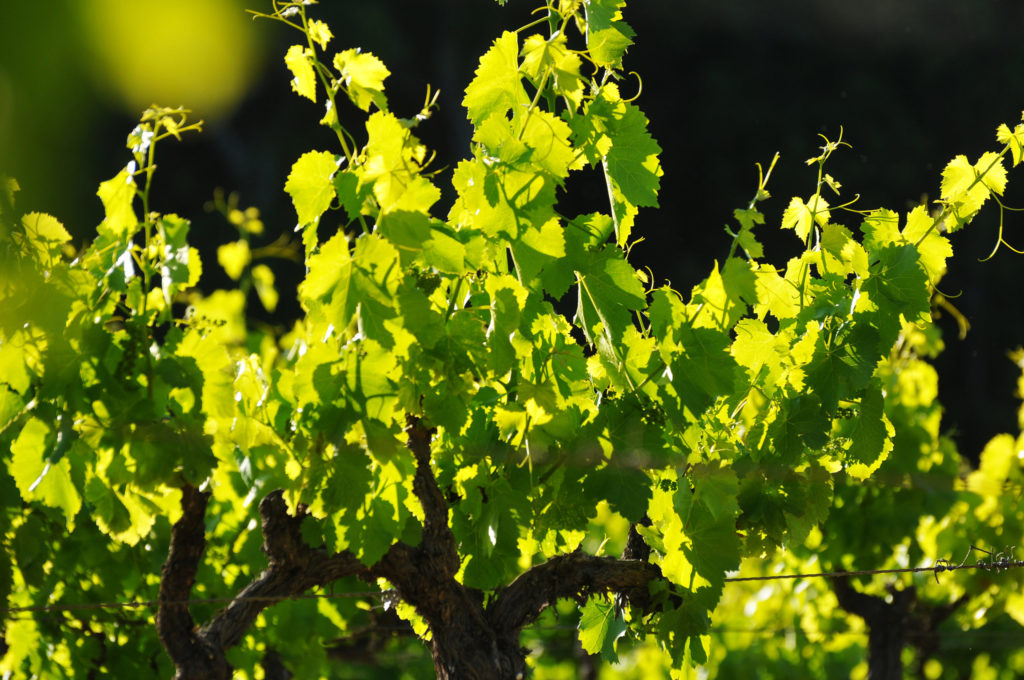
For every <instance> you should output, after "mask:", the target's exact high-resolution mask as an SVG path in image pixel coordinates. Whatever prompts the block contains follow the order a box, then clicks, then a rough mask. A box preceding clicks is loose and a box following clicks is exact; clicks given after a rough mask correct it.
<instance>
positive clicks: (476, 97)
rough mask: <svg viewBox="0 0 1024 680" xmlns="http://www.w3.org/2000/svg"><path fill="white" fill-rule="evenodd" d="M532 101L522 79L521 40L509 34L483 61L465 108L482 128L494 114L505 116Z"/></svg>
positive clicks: (502, 35)
mask: <svg viewBox="0 0 1024 680" xmlns="http://www.w3.org/2000/svg"><path fill="white" fill-rule="evenodd" d="M528 101H529V97H527V95H526V90H525V89H523V83H522V80H521V79H520V75H519V40H518V38H517V37H516V34H515V33H512V32H511V31H505V32H504V33H502V34H501V37H500V38H498V39H497V40H495V41H494V43H493V44H492V45H491V48H490V49H489V50H487V52H486V53H485V54H484V55H483V56H482V57H481V58H480V65H479V67H477V69H476V76H475V77H474V78H473V81H472V82H471V83H470V84H469V87H467V88H466V96H465V97H464V98H463V100H462V105H463V106H465V107H466V111H467V114H468V116H469V120H470V121H472V123H473V124H474V125H479V124H480V123H481V122H483V121H484V120H486V119H487V117H488V116H490V115H491V114H494V113H498V114H502V115H504V114H506V113H508V112H509V111H510V110H512V109H513V108H515V107H517V106H519V105H520V104H526V103H527V102H528Z"/></svg>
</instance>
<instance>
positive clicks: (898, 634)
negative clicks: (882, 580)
mask: <svg viewBox="0 0 1024 680" xmlns="http://www.w3.org/2000/svg"><path fill="white" fill-rule="evenodd" d="M833 589H834V590H835V593H836V598H837V599H838V600H839V606H841V607H842V608H843V609H845V610H846V611H848V612H850V613H851V614H856V615H857V616H859V617H861V618H862V619H864V622H865V623H866V624H867V626H868V680H902V678H903V658H902V654H903V645H904V644H905V643H906V635H907V630H908V626H907V624H908V619H909V614H910V609H911V607H912V606H913V604H914V601H915V600H916V598H917V592H916V590H915V589H914V588H913V587H910V588H907V589H906V590H896V591H894V592H892V601H891V602H886V601H885V599H884V598H881V597H878V596H875V595H867V594H865V593H862V592H860V591H858V590H855V589H854V587H853V586H852V585H850V579H849V577H848V576H847V577H842V578H837V579H835V581H834V582H833Z"/></svg>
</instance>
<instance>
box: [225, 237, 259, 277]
mask: <svg viewBox="0 0 1024 680" xmlns="http://www.w3.org/2000/svg"><path fill="white" fill-rule="evenodd" d="M251 261H252V253H251V252H250V251H249V242H248V241H233V242H231V243H225V244H224V245H222V246H218V247H217V262H219V263H220V266H221V267H223V268H224V271H225V272H227V274H228V276H230V277H231V279H232V280H233V281H237V280H238V279H240V278H242V273H243V272H244V271H245V268H246V267H248V266H249V263H250V262H251Z"/></svg>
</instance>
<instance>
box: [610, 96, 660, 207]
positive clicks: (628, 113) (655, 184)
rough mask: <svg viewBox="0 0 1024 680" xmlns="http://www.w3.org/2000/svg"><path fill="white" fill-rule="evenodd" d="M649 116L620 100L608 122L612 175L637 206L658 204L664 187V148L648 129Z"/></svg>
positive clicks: (632, 203) (628, 199) (624, 193)
mask: <svg viewBox="0 0 1024 680" xmlns="http://www.w3.org/2000/svg"><path fill="white" fill-rule="evenodd" d="M647 123H648V121H647V116H645V115H644V114H643V112H642V111H640V109H638V108H637V107H635V106H633V105H632V104H630V103H627V102H619V103H618V106H617V107H616V109H615V113H614V114H613V116H612V118H611V119H610V120H608V121H607V124H608V129H609V135H610V136H611V138H612V147H611V150H610V151H609V152H608V175H609V176H610V177H611V178H612V180H613V181H614V182H615V184H616V186H618V188H619V190H620V191H621V192H622V195H623V197H624V198H625V199H626V200H627V201H628V202H629V203H630V204H631V205H634V206H638V207H642V206H653V207H657V205H658V189H659V187H660V186H661V176H662V174H663V173H662V170H661V162H660V161H659V160H658V155H659V154H660V153H661V147H660V146H658V143H657V142H656V141H654V138H653V137H651V134H650V133H649V132H648V131H647Z"/></svg>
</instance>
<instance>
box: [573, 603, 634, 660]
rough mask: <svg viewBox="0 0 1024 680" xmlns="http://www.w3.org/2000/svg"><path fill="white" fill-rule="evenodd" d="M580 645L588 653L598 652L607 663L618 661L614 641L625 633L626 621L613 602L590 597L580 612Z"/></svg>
mask: <svg viewBox="0 0 1024 680" xmlns="http://www.w3.org/2000/svg"><path fill="white" fill-rule="evenodd" d="M579 629H580V645H582V647H583V649H584V650H585V651H586V652H587V653H588V654H600V655H601V657H602V658H603V659H604V660H605V661H607V662H609V663H618V661H619V655H618V653H616V651H615V643H616V642H617V641H618V639H619V638H620V637H622V636H623V635H625V634H626V622H625V621H624V620H623V619H622V617H621V616H619V615H618V612H617V610H616V606H615V604H614V602H611V601H610V600H608V599H607V598H603V597H592V598H590V599H589V600H587V603H586V604H585V605H584V606H583V609H582V611H581V612H580V623H579Z"/></svg>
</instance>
